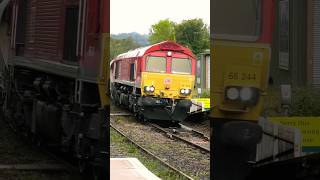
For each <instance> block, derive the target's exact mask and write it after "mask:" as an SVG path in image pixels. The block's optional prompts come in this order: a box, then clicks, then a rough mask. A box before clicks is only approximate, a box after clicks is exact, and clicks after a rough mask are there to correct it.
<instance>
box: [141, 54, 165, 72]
mask: <svg viewBox="0 0 320 180" xmlns="http://www.w3.org/2000/svg"><path fill="white" fill-rule="evenodd" d="M166 67H167V60H166V58H165V57H160V56H149V57H148V59H147V62H146V71H148V72H158V73H165V72H166Z"/></svg>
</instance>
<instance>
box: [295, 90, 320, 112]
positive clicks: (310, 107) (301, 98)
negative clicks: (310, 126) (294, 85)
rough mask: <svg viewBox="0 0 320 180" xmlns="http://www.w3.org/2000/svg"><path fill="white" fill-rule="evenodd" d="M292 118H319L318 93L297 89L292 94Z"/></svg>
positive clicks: (319, 101)
mask: <svg viewBox="0 0 320 180" xmlns="http://www.w3.org/2000/svg"><path fill="white" fill-rule="evenodd" d="M290 115H292V116H320V92H319V90H317V89H312V88H299V89H296V90H295V91H294V92H293V97H292V107H291V113H290Z"/></svg>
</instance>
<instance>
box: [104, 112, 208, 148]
mask: <svg viewBox="0 0 320 180" xmlns="http://www.w3.org/2000/svg"><path fill="white" fill-rule="evenodd" d="M110 116H133V115H132V114H131V113H129V112H115V113H111V114H110ZM146 124H147V125H148V126H151V127H153V128H155V129H157V130H159V131H161V132H163V133H165V134H166V135H167V137H168V138H171V139H176V140H179V141H182V142H184V143H187V144H189V145H191V146H193V147H195V148H198V149H200V150H202V151H204V152H206V153H210V138H209V137H207V136H206V135H205V133H203V132H200V131H198V130H195V129H193V128H191V127H188V126H186V125H183V124H181V123H179V126H176V127H161V126H160V125H158V124H156V123H151V122H147V123H146Z"/></svg>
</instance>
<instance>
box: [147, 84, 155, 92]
mask: <svg viewBox="0 0 320 180" xmlns="http://www.w3.org/2000/svg"><path fill="white" fill-rule="evenodd" d="M154 90H155V88H154V86H145V87H144V92H147V93H152V92H154Z"/></svg>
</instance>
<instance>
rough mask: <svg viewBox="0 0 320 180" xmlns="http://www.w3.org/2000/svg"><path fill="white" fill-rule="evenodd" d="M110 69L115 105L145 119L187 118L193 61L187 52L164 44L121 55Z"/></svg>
mask: <svg viewBox="0 0 320 180" xmlns="http://www.w3.org/2000/svg"><path fill="white" fill-rule="evenodd" d="M132 55H134V56H132ZM111 68H112V73H111V78H113V79H112V80H113V82H112V92H113V93H112V94H113V95H112V97H113V99H114V100H115V102H118V103H119V104H122V105H124V106H127V107H128V108H129V109H130V110H132V111H133V112H135V113H137V114H138V116H139V117H141V118H144V119H149V120H167V121H182V120H184V119H185V118H186V117H187V115H188V112H189V111H190V107H191V104H192V103H191V97H192V93H193V92H194V82H195V57H194V55H193V54H192V52H191V51H190V50H189V49H187V48H185V47H182V46H181V45H179V44H177V43H174V42H169V41H165V42H162V43H159V44H155V45H151V46H148V47H144V48H139V49H137V50H133V51H130V52H128V53H125V54H121V55H119V56H118V57H117V58H116V59H115V60H114V61H112V63H111Z"/></svg>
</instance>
